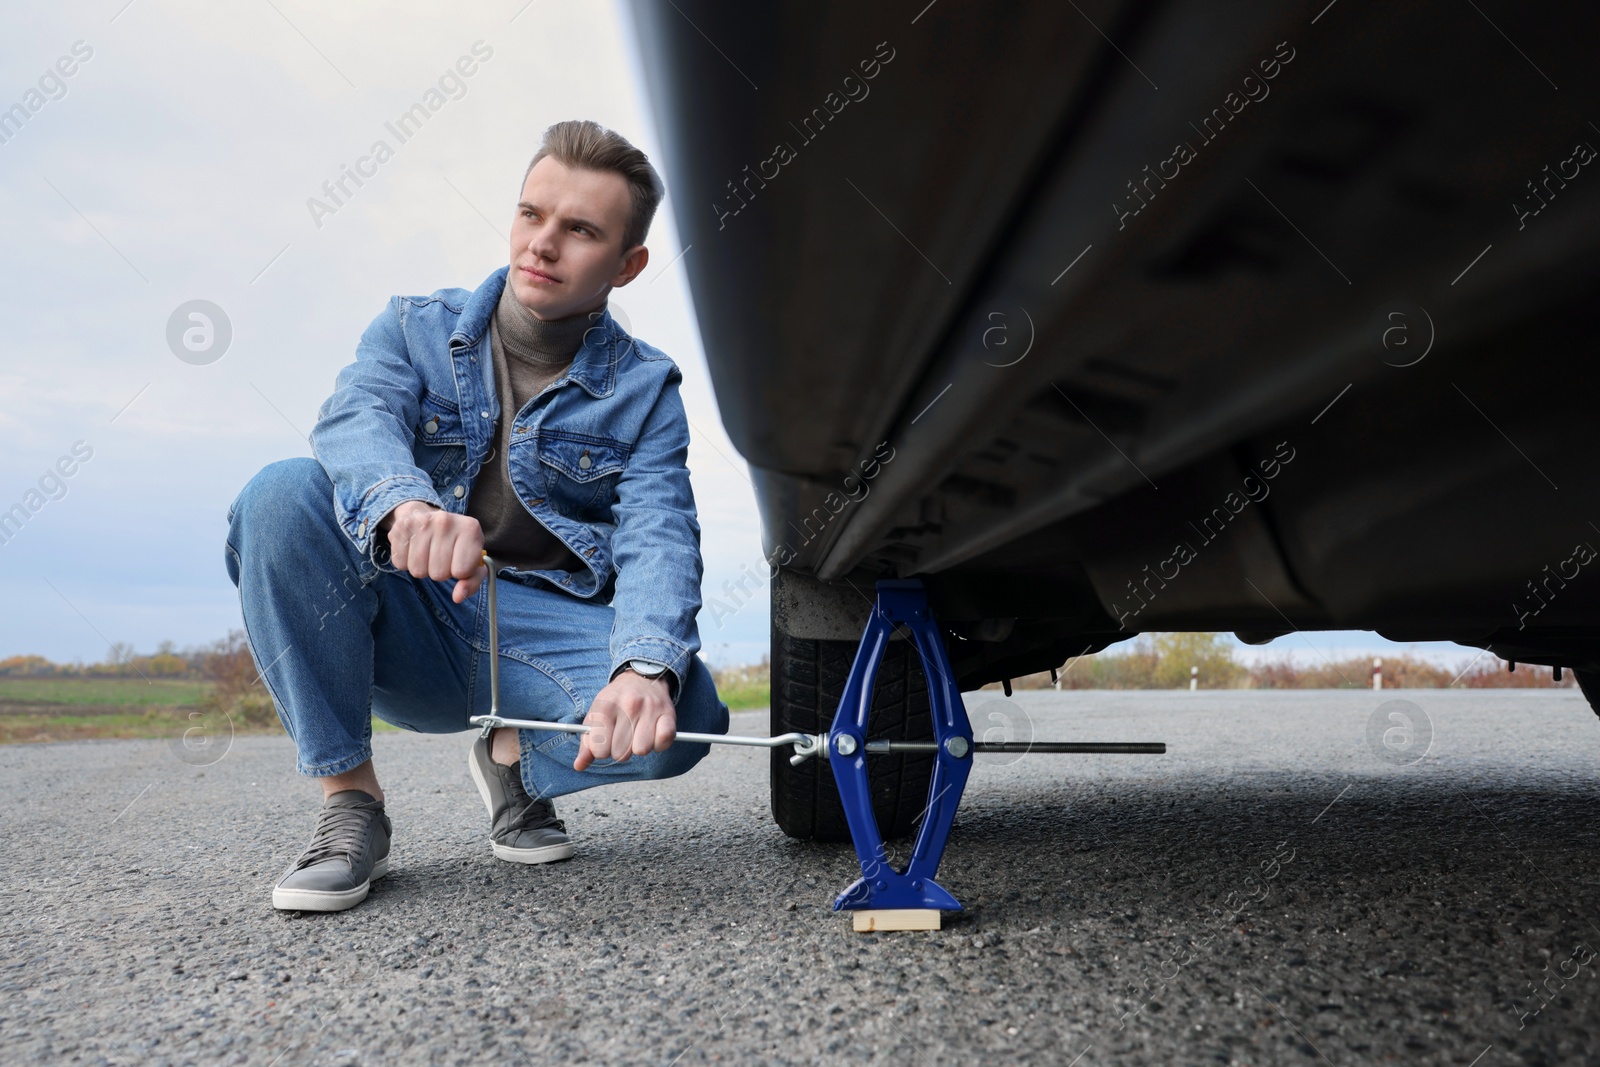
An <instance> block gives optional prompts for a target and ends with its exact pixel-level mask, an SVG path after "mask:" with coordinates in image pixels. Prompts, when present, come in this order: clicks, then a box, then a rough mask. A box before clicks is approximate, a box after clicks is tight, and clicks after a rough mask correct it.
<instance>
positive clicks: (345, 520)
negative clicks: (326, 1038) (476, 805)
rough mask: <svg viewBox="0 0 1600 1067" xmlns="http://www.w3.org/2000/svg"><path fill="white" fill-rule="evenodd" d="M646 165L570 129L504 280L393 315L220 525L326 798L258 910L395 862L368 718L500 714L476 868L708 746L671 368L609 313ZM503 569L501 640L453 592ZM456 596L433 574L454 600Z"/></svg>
mask: <svg viewBox="0 0 1600 1067" xmlns="http://www.w3.org/2000/svg"><path fill="white" fill-rule="evenodd" d="M662 192H663V189H662V185H661V179H660V177H659V176H658V175H657V174H656V172H655V169H654V168H653V167H652V166H651V165H650V162H649V160H648V159H646V158H645V155H644V153H642V152H640V151H639V150H638V149H637V148H635V147H633V145H631V144H629V143H628V142H627V141H626V140H624V139H623V138H622V137H621V136H619V135H618V134H616V133H614V132H612V131H610V130H607V129H605V128H603V127H601V126H599V125H597V124H596V123H593V122H586V121H582V122H580V121H573V122H562V123H557V124H556V125H554V126H552V127H550V128H549V129H548V130H546V131H545V136H544V143H543V144H542V145H541V147H540V148H539V151H538V153H537V154H536V155H535V156H534V157H533V161H532V162H531V163H530V164H529V166H528V170H527V172H526V173H525V174H524V177H523V185H522V194H521V198H520V200H519V202H518V204H517V209H516V215H515V218H514V219H513V221H512V226H511V262H510V263H509V265H508V266H506V267H501V268H500V269H498V270H496V271H495V272H494V273H493V274H491V275H489V277H488V278H487V279H485V280H484V282H483V284H482V285H480V286H478V288H477V289H476V290H473V291H471V292H468V291H467V290H464V289H440V290H437V291H435V292H434V293H432V294H430V295H428V296H408V297H398V296H397V297H393V298H392V299H390V301H389V305H388V307H387V308H385V309H384V311H383V312H382V313H381V314H380V315H378V317H377V318H376V319H374V320H373V322H372V325H371V326H369V327H368V328H367V330H366V332H365V333H364V334H363V335H362V337H361V342H360V345H359V346H358V347H357V349H356V359H355V362H354V363H351V364H350V365H348V366H346V367H345V368H344V369H343V370H341V371H340V372H339V375H338V379H337V382H336V388H335V390H334V393H333V395H332V396H330V397H329V398H328V400H327V401H326V402H325V403H324V404H323V405H322V409H321V411H320V412H319V414H318V419H317V424H316V426H315V428H313V430H312V432H311V446H312V450H313V452H314V453H315V455H316V458H315V459H310V458H305V457H301V458H296V459H288V460H280V461H278V462H275V463H271V464H268V465H267V466H266V467H265V468H263V469H262V470H261V472H260V473H258V474H257V475H256V476H255V477H254V478H253V479H251V481H250V482H249V484H247V485H246V486H245V487H244V489H243V490H242V491H241V492H240V493H239V496H238V497H237V498H236V499H235V500H234V502H233V505H232V506H231V507H230V508H229V511H228V523H229V532H228V540H227V567H228V575H229V577H230V578H232V579H233V582H234V584H235V585H237V586H238V587H239V597H240V604H241V607H242V610H243V614H244V622H245V630H246V633H247V634H248V635H249V643H250V649H251V655H252V657H253V658H254V660H255V664H256V667H257V669H258V670H259V671H260V672H261V676H262V678H263V680H264V681H265V683H266V685H267V687H268V689H269V691H270V692H271V694H272V698H273V701H274V703H275V704H276V706H277V710H278V714H279V716H280V718H282V720H283V724H284V727H285V729H287V730H288V732H289V735H290V737H292V738H293V739H294V742H295V746H296V748H297V750H298V764H299V770H300V772H301V773H302V774H306V775H311V776H315V777H317V778H319V779H320V780H321V784H322V794H323V807H322V810H321V812H320V814H319V816H318V819H317V823H316V827H315V830H314V831H313V834H312V838H311V842H310V844H309V845H308V846H307V847H306V849H305V851H304V852H303V853H301V855H300V856H299V857H298V858H297V859H296V860H295V861H294V862H293V863H291V864H290V865H289V868H288V869H287V870H286V871H285V872H284V874H283V876H282V877H281V878H280V879H279V880H278V883H277V885H276V886H275V887H274V888H273V892H272V903H273V906H274V907H278V908H284V909H297V910H302V911H339V910H342V909H344V908H349V907H353V906H354V905H356V904H358V903H360V902H361V901H362V900H363V899H365V898H366V896H367V892H368V889H369V886H370V883H371V881H372V879H374V878H379V877H382V876H383V874H384V873H386V872H387V870H388V865H389V835H390V822H389V819H388V817H387V816H386V815H385V814H384V803H383V802H384V794H383V789H382V788H381V787H380V786H379V784H378V778H377V773H376V771H375V770H374V768H373V764H372V748H371V725H372V720H371V716H372V715H374V714H376V715H377V716H379V717H380V718H382V719H384V720H385V721H387V722H391V723H394V724H395V725H398V726H402V727H405V728H407V729H411V730H419V731H423V732H428V733H436V732H444V731H453V730H466V729H470V727H469V726H468V723H467V720H468V718H469V717H470V716H473V715H481V714H484V713H486V712H487V711H488V708H489V656H490V655H492V654H495V653H496V652H498V654H499V656H500V685H501V694H500V695H501V709H502V714H507V715H510V716H514V717H517V718H532V719H542V720H547V721H555V722H578V721H582V722H584V723H586V724H587V725H588V726H590V727H591V731H590V732H589V733H587V734H583V735H573V734H565V733H553V732H538V731H532V730H522V731H517V730H511V729H499V730H496V731H495V732H494V735H493V737H492V739H491V740H482V739H480V740H479V741H478V742H477V743H476V744H474V745H473V747H472V750H471V752H470V753H469V756H468V768H469V771H470V773H471V776H472V778H473V781H474V782H475V783H476V784H477V787H478V790H479V792H480V794H481V795H482V797H483V800H484V804H485V806H486V807H487V808H488V811H489V817H490V822H491V827H490V835H489V836H490V844H491V847H492V849H493V851H494V854H495V856H497V857H499V858H500V859H504V860H511V861H514V862H520V863H546V862H549V861H552V860H559V859H565V858H567V857H568V856H570V855H572V843H571V841H570V840H569V838H568V837H567V835H566V833H565V830H566V827H565V825H564V824H563V823H562V822H561V821H560V820H559V819H557V818H556V815H555V808H554V805H553V804H551V798H553V797H557V796H561V795H562V794H564V793H571V792H574V791H576V790H579V789H586V788H589V787H591V786H595V785H601V784H604V783H606V782H618V781H632V780H638V779H644V778H664V777H668V776H671V775H677V774H682V773H684V772H685V771H687V770H688V769H689V768H690V767H692V766H694V765H695V764H696V763H697V762H699V761H700V759H701V758H702V757H704V756H705V754H706V752H707V751H708V748H709V746H707V745H704V744H695V745H691V744H686V743H685V744H673V738H674V736H675V733H676V730H677V729H678V727H679V726H682V728H683V729H684V730H686V731H697V732H708V733H725V732H727V729H728V709H727V706H726V705H724V704H723V703H722V701H721V700H719V699H718V697H717V693H716V689H715V687H714V686H713V684H712V681H711V678H710V676H709V673H708V672H707V670H706V668H705V667H704V665H703V664H702V663H701V662H700V659H699V657H698V656H696V655H695V653H696V651H697V650H698V649H699V647H700V641H699V635H698V631H697V629H696V626H695V614H696V612H698V610H699V608H700V578H701V573H702V569H703V568H702V564H701V560H700V527H699V523H698V522H697V520H696V517H695V508H694V496H693V494H692V492H691V491H690V488H689V472H688V469H687V467H686V466H685V457H686V453H687V449H688V444H689V431H688V425H687V420H686V418H685V416H684V411H683V404H682V401H681V400H680V398H679V395H678V383H679V382H680V381H681V380H682V375H681V374H680V373H679V371H678V368H677V367H676V366H675V365H674V364H673V362H672V361H671V360H670V359H668V358H667V356H666V355H665V354H663V353H662V352H660V351H659V350H657V349H655V348H653V347H651V346H650V345H647V344H645V343H644V342H642V341H639V340H637V339H635V338H632V337H630V336H629V335H628V334H627V333H626V332H624V331H623V329H622V328H621V327H620V326H619V325H618V324H617V322H616V320H615V319H613V318H612V316H611V315H610V313H609V312H608V311H607V310H606V299H607V294H609V293H610V292H611V290H612V288H614V287H616V286H621V285H627V284H628V283H629V282H630V281H632V280H633V279H634V278H635V277H637V276H638V275H639V272H640V271H642V270H644V267H645V264H646V263H647V262H648V261H649V258H650V254H649V252H648V251H647V250H646V249H645V246H644V243H643V242H644V237H645V233H646V231H647V230H648V229H649V227H650V219H651V217H652V216H653V215H654V213H655V210H656V206H657V205H658V204H659V203H660V201H661V196H662ZM485 549H487V551H488V552H489V555H490V557H491V558H492V559H493V560H494V561H495V562H496V564H497V565H498V567H497V572H496V573H497V576H498V577H499V578H500V579H501V580H500V581H499V582H498V599H499V634H500V647H499V648H498V649H491V648H490V647H489V645H488V625H489V619H488V606H487V604H486V603H485V602H484V601H485V600H486V598H485V597H476V598H474V597H473V594H474V593H476V592H477V591H478V589H479V588H480V586H481V583H482V582H483V581H484V580H485V579H486V577H487V571H486V568H485V567H484V565H483V560H482V553H483V552H484V550H485ZM452 580H453V583H452Z"/></svg>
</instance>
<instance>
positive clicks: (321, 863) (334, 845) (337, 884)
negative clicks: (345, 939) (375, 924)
mask: <svg viewBox="0 0 1600 1067" xmlns="http://www.w3.org/2000/svg"><path fill="white" fill-rule="evenodd" d="M389 834H390V825H389V816H387V815H385V814H384V813H383V801H381V800H375V799H374V798H373V797H372V796H371V795H369V794H367V793H364V792H362V791H361V790H359V789H346V790H344V791H342V792H339V793H335V794H333V796H331V797H329V798H328V799H327V800H325V801H323V803H322V811H321V812H319V813H318V815H317V827H316V829H315V830H314V831H313V832H312V834H311V843H310V844H308V845H307V846H306V849H305V851H304V852H302V853H300V856H299V858H297V859H296V860H295V861H294V862H293V863H291V864H290V865H289V869H288V870H286V871H284V872H283V877H281V878H279V879H278V884H277V885H275V886H273V887H272V906H273V907H274V908H279V909H281V910H283V911H343V910H344V909H346V908H353V907H355V906H356V905H357V904H359V903H361V902H362V901H363V900H365V899H367V892H368V891H369V890H370V889H371V888H372V882H373V880H374V879H376V878H382V877H383V876H384V875H386V874H388V873H389Z"/></svg>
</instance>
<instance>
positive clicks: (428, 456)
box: [411, 389, 467, 488]
mask: <svg viewBox="0 0 1600 1067" xmlns="http://www.w3.org/2000/svg"><path fill="white" fill-rule="evenodd" d="M412 435H413V444H412V449H411V451H412V458H413V460H414V461H415V462H416V465H417V467H418V468H419V469H421V470H422V471H423V472H425V473H426V474H427V475H428V476H429V477H430V478H431V479H432V480H433V484H434V487H435V488H439V487H441V486H443V485H444V483H446V482H448V481H450V480H451V479H452V478H454V477H455V476H456V474H457V473H458V472H460V470H461V467H462V465H463V464H464V463H465V462H466V457H467V448H466V444H467V435H466V430H465V429H464V427H463V426H462V424H461V410H460V409H459V408H458V407H457V406H456V405H455V403H454V402H453V401H450V400H446V399H445V398H444V397H442V396H440V395H438V394H437V393H435V392H433V390H431V389H430V390H427V391H425V392H424V393H423V394H422V403H421V405H420V410H419V412H418V415H417V424H416V426H414V427H412Z"/></svg>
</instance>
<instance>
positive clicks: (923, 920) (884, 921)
mask: <svg viewBox="0 0 1600 1067" xmlns="http://www.w3.org/2000/svg"><path fill="white" fill-rule="evenodd" d="M850 914H851V915H853V916H854V917H855V927H856V933H858V934H871V933H877V932H879V931H882V930H937V929H939V919H940V918H941V916H940V913H939V909H938V908H882V909H877V910H863V911H853V912H851V913H850Z"/></svg>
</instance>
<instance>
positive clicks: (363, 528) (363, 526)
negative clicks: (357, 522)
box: [356, 519, 367, 537]
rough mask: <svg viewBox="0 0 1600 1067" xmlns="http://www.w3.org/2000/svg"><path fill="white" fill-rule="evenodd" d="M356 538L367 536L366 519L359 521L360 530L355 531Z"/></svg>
mask: <svg viewBox="0 0 1600 1067" xmlns="http://www.w3.org/2000/svg"><path fill="white" fill-rule="evenodd" d="M356 536H357V537H365V536H367V520H366V519H362V520H361V529H359V530H357V531H356Z"/></svg>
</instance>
